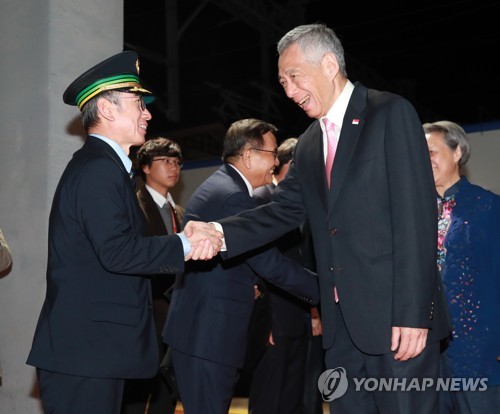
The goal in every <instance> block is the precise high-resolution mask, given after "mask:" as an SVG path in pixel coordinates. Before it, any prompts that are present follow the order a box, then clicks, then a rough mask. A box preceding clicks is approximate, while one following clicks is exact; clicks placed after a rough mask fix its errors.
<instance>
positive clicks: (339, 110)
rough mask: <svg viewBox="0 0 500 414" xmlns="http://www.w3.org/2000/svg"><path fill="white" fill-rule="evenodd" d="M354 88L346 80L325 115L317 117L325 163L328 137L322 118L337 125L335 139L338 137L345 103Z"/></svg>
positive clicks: (347, 102) (345, 108)
mask: <svg viewBox="0 0 500 414" xmlns="http://www.w3.org/2000/svg"><path fill="white" fill-rule="evenodd" d="M353 90H354V85H353V83H352V82H351V81H350V80H348V81H347V83H346V85H345V86H344V90H343V91H342V93H341V94H340V96H339V97H338V99H337V100H336V101H335V103H334V104H333V106H332V107H331V108H330V110H329V111H328V113H327V114H326V116H323V117H321V118H320V119H319V121H320V122H319V124H320V126H321V130H322V131H323V154H324V156H325V163H326V155H327V153H328V138H327V136H326V129H325V124H324V123H323V119H324V118H327V119H328V120H329V121H331V122H333V123H334V124H335V125H336V126H337V139H338V138H339V137H340V131H341V129H342V121H343V120H344V115H345V112H346V111H347V105H348V104H349V99H351V95H352V91H353Z"/></svg>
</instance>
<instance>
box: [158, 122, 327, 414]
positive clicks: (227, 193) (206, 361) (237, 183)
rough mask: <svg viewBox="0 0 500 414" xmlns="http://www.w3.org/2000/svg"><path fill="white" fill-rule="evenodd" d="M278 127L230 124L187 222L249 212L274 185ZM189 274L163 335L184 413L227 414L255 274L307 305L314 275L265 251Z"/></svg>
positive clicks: (179, 284)
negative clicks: (257, 192)
mask: <svg viewBox="0 0 500 414" xmlns="http://www.w3.org/2000/svg"><path fill="white" fill-rule="evenodd" d="M275 133H276V128H275V127H274V126H273V125H271V124H269V123H267V122H264V121H260V120H257V119H244V120H240V121H237V122H234V123H233V124H232V125H231V126H230V128H229V129H228V131H227V133H226V136H225V137H224V143H223V155H222V158H223V159H224V161H225V162H224V164H223V165H222V166H221V167H220V169H219V170H218V171H216V172H215V173H213V174H212V175H211V176H210V177H209V178H208V179H207V180H206V181H205V182H204V183H202V184H201V186H200V187H199V188H198V189H197V190H196V191H195V193H194V194H193V196H192V197H191V199H190V200H189V202H188V205H187V207H186V214H185V216H184V221H186V220H193V219H195V218H196V219H203V220H205V221H215V220H219V219H221V218H222V217H226V216H229V215H232V214H236V213H237V212H240V211H243V210H245V209H248V208H251V207H254V206H255V205H256V201H255V200H254V199H253V198H252V193H253V190H254V189H255V188H257V187H260V186H262V185H264V184H268V183H270V182H271V180H272V173H273V170H274V167H275V165H276V137H275ZM191 264H192V263H190V264H189V266H188V267H186V272H185V273H184V274H183V275H181V277H179V278H177V280H176V283H175V286H174V291H173V294H172V302H171V304H170V307H169V313H168V316H167V323H166V325H165V329H164V332H163V338H164V340H165V342H167V343H168V344H169V346H170V347H171V349H172V357H173V364H174V369H175V373H176V377H177V382H178V386H179V391H180V396H181V401H182V405H183V408H184V411H185V412H186V413H187V414H199V413H204V414H227V412H228V410H229V406H230V403H231V399H232V396H233V390H234V387H235V384H236V382H237V380H238V376H239V369H240V368H241V367H242V366H243V363H244V359H245V353H246V344H247V340H248V330H249V322H250V317H251V314H252V310H253V307H254V301H255V300H259V299H255V291H254V286H255V284H256V282H257V281H258V279H257V274H258V275H260V276H262V277H263V278H265V279H266V280H268V281H269V282H271V283H275V284H277V285H278V286H281V287H282V288H285V289H287V290H288V291H289V292H291V293H292V294H294V295H296V296H298V297H300V298H302V299H303V300H304V301H306V302H307V303H309V304H312V303H317V299H318V295H319V291H318V285H317V280H316V275H315V274H314V273H311V272H310V271H307V270H305V269H304V268H302V267H301V266H299V265H298V264H297V263H296V262H295V261H293V260H291V259H288V258H286V257H284V256H283V255H281V254H280V253H279V251H278V250H277V249H276V248H269V247H267V248H264V249H261V250H259V251H258V252H252V253H251V254H246V255H242V256H240V257H237V258H234V259H233V260H230V261H224V262H223V261H222V260H221V259H220V258H218V259H215V260H212V261H210V262H204V263H203V264H201V262H200V265H199V266H191Z"/></svg>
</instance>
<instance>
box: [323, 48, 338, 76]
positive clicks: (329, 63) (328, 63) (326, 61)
mask: <svg viewBox="0 0 500 414" xmlns="http://www.w3.org/2000/svg"><path fill="white" fill-rule="evenodd" d="M321 64H322V65H323V68H324V70H325V71H326V73H327V74H328V76H330V77H332V78H334V77H335V76H337V73H339V68H340V66H339V62H338V61H337V58H336V57H335V55H334V54H333V53H332V52H326V53H325V56H323V60H322V61H321Z"/></svg>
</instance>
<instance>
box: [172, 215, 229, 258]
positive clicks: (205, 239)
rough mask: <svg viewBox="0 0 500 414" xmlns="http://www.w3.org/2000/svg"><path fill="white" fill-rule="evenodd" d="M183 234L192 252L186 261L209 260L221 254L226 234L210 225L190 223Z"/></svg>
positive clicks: (200, 222)
mask: <svg viewBox="0 0 500 414" xmlns="http://www.w3.org/2000/svg"><path fill="white" fill-rule="evenodd" d="M182 233H183V234H184V236H186V237H187V239H188V240H189V243H190V245H191V251H190V252H189V254H188V255H187V256H186V257H185V260H209V259H211V258H212V257H214V256H215V255H216V254H217V253H219V251H220V249H221V248H222V246H223V239H224V234H222V233H221V232H220V231H217V230H216V229H215V226H214V225H213V224H210V223H204V222H202V221H188V222H187V224H186V225H185V226H184V230H183V231H182Z"/></svg>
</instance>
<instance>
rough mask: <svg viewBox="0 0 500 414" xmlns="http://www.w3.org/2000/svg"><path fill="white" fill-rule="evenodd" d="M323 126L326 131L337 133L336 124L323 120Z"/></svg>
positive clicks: (326, 119)
mask: <svg viewBox="0 0 500 414" xmlns="http://www.w3.org/2000/svg"><path fill="white" fill-rule="evenodd" d="M323 124H324V125H325V129H326V130H327V131H334V132H335V124H334V123H333V122H332V121H330V120H329V119H328V118H323Z"/></svg>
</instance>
